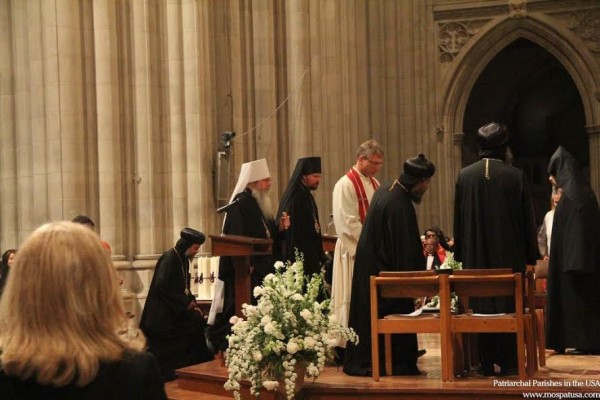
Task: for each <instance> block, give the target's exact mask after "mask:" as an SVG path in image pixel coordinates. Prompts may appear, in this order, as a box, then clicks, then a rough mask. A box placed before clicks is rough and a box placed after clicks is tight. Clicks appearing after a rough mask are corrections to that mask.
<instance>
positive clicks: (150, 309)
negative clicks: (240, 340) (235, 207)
mask: <svg viewBox="0 0 600 400" xmlns="http://www.w3.org/2000/svg"><path fill="white" fill-rule="evenodd" d="M179 243H181V241H180V242H178V245H177V246H176V247H174V248H172V249H170V250H167V251H166V252H165V253H163V255H162V256H161V257H160V258H159V259H158V262H157V263H156V268H155V270H154V276H153V277H152V283H151V284H150V289H149V290H148V297H147V299H146V305H145V306H144V311H143V313H142V318H141V321H140V329H141V330H142V331H143V332H144V335H146V338H147V340H148V351H150V352H151V353H153V354H154V356H155V357H156V359H157V361H158V364H159V366H160V369H161V373H162V375H163V378H164V380H165V381H169V380H172V379H175V370H176V369H177V368H182V367H185V366H188V365H193V364H198V363H201V362H204V361H208V360H212V359H213V355H212V353H211V352H210V351H209V350H208V348H207V346H206V340H205V336H204V328H205V327H206V321H205V320H204V318H203V317H202V316H201V315H200V314H199V313H198V312H196V311H193V310H188V309H187V307H188V305H189V304H190V302H191V301H192V300H194V296H193V295H192V294H186V288H188V282H189V272H188V268H189V261H188V259H187V257H186V256H185V251H186V250H187V249H185V248H183V247H186V245H183V246H181V245H180V244H179ZM188 246H189V245H188Z"/></svg>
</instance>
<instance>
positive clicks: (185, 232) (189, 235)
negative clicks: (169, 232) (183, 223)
mask: <svg viewBox="0 0 600 400" xmlns="http://www.w3.org/2000/svg"><path fill="white" fill-rule="evenodd" d="M180 236H181V238H182V239H183V240H185V241H186V242H187V243H189V245H190V246H191V245H193V244H202V243H204V241H205V240H206V237H205V236H204V233H202V232H199V231H197V230H195V229H192V228H183V229H182V230H181V233H180Z"/></svg>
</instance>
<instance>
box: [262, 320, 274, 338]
mask: <svg viewBox="0 0 600 400" xmlns="http://www.w3.org/2000/svg"><path fill="white" fill-rule="evenodd" d="M264 331H265V333H266V334H267V335H270V334H272V333H273V332H275V326H273V324H272V323H271V322H269V323H267V324H266V325H265V328H264Z"/></svg>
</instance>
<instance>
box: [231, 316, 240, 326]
mask: <svg viewBox="0 0 600 400" xmlns="http://www.w3.org/2000/svg"><path fill="white" fill-rule="evenodd" d="M238 321H239V318H238V317H236V316H235V315H234V316H233V317H231V318H229V323H230V324H231V325H235V324H236V323H237V322H238Z"/></svg>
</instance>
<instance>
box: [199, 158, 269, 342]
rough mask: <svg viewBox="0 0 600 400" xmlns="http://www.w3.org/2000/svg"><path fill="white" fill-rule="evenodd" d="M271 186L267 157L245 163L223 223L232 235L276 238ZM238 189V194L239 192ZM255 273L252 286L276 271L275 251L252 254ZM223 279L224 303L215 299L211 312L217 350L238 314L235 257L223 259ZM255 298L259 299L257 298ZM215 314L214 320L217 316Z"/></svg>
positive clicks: (221, 262)
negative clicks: (269, 195) (232, 319)
mask: <svg viewBox="0 0 600 400" xmlns="http://www.w3.org/2000/svg"><path fill="white" fill-rule="evenodd" d="M270 188H271V174H270V172H269V168H268V165H267V160H266V159H264V158H263V159H260V160H256V161H251V162H248V163H244V164H242V168H241V171H240V176H239V179H238V183H237V184H236V187H235V189H234V195H233V196H232V198H231V201H230V204H233V206H232V207H230V208H229V210H228V211H227V215H226V217H225V221H224V223H223V233H224V234H228V235H239V236H248V237H253V238H260V239H273V238H274V237H275V236H276V234H277V227H276V224H275V220H274V219H273V214H272V211H271V206H270V204H271V203H270V198H269V197H268V191H269V189H270ZM236 192H237V194H235V193H236ZM251 262H252V273H251V274H250V280H251V285H252V289H254V288H255V287H256V286H259V285H261V284H262V282H263V279H264V278H265V276H267V275H268V274H270V273H274V272H275V267H274V259H273V256H272V255H270V254H269V255H260V256H252V259H251ZM219 280H221V281H223V289H224V290H223V300H222V301H223V303H222V307H220V306H219V307H217V305H218V303H219V302H220V301H221V300H220V299H217V298H216V296H217V295H215V299H214V300H213V305H214V306H215V307H217V308H216V309H213V307H211V313H210V316H209V320H208V323H209V330H208V333H209V337H210V340H211V342H212V344H213V346H214V347H215V349H216V350H223V351H224V350H226V349H227V347H228V342H227V335H229V334H231V323H230V322H229V320H230V318H231V317H232V316H233V315H234V314H235V310H236V304H235V271H234V267H233V261H232V258H231V257H225V256H223V257H221V258H220V260H219ZM253 301H254V302H255V299H253ZM240 317H241V315H240ZM213 318H214V320H213Z"/></svg>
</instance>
